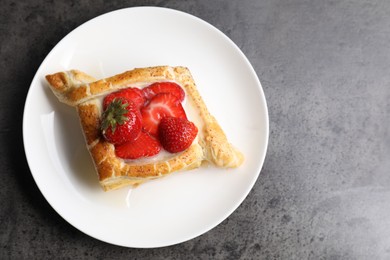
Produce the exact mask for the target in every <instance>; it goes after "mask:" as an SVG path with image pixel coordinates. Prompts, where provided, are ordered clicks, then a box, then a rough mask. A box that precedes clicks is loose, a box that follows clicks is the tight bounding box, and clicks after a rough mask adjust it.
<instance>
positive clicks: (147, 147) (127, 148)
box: [115, 131, 161, 159]
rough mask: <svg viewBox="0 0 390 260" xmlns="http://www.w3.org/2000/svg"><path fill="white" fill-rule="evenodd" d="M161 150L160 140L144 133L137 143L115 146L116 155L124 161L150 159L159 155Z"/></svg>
mask: <svg viewBox="0 0 390 260" xmlns="http://www.w3.org/2000/svg"><path fill="white" fill-rule="evenodd" d="M160 150H161V145H160V143H159V142H158V140H157V139H155V138H153V137H151V136H150V135H149V134H148V133H146V132H143V131H141V133H140V135H139V136H138V138H137V139H136V140H135V141H133V142H127V143H124V144H122V145H117V146H115V153H116V155H117V156H118V157H120V158H123V159H138V158H141V157H150V156H153V155H156V154H158V153H159V152H160Z"/></svg>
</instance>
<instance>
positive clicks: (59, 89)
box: [46, 66, 244, 191]
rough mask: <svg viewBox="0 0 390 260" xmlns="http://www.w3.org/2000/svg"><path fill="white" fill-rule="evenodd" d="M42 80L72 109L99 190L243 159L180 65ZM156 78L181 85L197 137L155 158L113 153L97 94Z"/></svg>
mask: <svg viewBox="0 0 390 260" xmlns="http://www.w3.org/2000/svg"><path fill="white" fill-rule="evenodd" d="M46 79H47V81H48V82H49V85H50V88H51V89H52V91H53V93H54V94H55V95H56V96H57V97H58V99H59V100H60V101H61V102H63V103H66V104H68V105H70V106H74V107H76V108H77V111H78V114H79V117H80V122H81V126H82V129H83V133H84V137H85V141H86V144H87V148H88V150H89V152H90V154H91V157H92V159H93V162H94V165H95V167H96V171H97V173H98V177H99V181H100V184H101V186H102V187H103V189H104V190H105V191H108V190H113V189H118V188H120V187H123V186H126V185H133V186H136V185H139V184H141V183H143V182H145V181H147V180H151V179H155V178H159V177H162V176H164V175H166V174H169V173H172V172H176V171H179V170H189V169H194V168H197V167H199V166H200V165H201V164H202V162H204V161H207V162H210V163H211V164H213V165H215V166H217V167H225V168H231V167H237V166H239V165H241V163H242V162H243V159H244V157H243V155H242V154H241V153H240V152H239V151H238V150H237V149H236V148H234V147H233V146H232V145H231V144H230V143H229V142H228V140H227V138H226V135H225V134H224V132H223V130H222V128H221V127H220V125H219V124H218V122H217V120H216V119H215V118H214V117H213V116H212V115H211V114H210V113H209V111H208V109H207V107H206V105H205V103H204V101H203V100H202V98H201V96H200V94H199V92H198V90H197V88H196V85H195V82H194V80H193V78H192V76H191V73H190V71H189V70H188V69H187V68H185V67H169V66H158V67H148V68H137V69H133V70H130V71H126V72H124V73H121V74H118V75H115V76H112V77H109V78H105V79H101V80H96V79H94V78H93V77H91V76H89V75H87V74H86V73H83V72H81V71H77V70H70V71H65V72H57V73H55V74H52V75H47V76H46ZM159 81H160V82H161V81H173V82H176V83H178V84H179V85H180V86H182V88H183V89H184V91H185V93H186V99H187V101H186V102H189V104H190V105H191V106H192V108H193V109H194V111H195V112H196V117H197V120H196V121H197V122H198V123H196V122H194V123H195V124H196V125H197V127H198V129H199V131H198V137H197V138H196V139H195V140H194V142H193V144H192V145H191V146H190V147H189V148H188V149H187V150H185V151H183V152H181V153H177V154H172V156H170V157H168V158H166V159H164V160H160V161H156V160H148V159H143V160H124V159H121V158H119V157H117V156H116V155H115V147H114V145H113V144H111V143H109V142H107V141H106V140H105V138H104V137H103V136H102V135H101V133H100V130H99V129H100V119H101V114H102V112H103V111H102V105H101V103H102V98H103V97H104V96H105V95H107V94H109V93H111V92H115V91H118V90H120V89H123V88H127V87H130V86H133V85H137V84H140V83H142V84H143V85H150V84H152V83H154V82H159ZM189 119H190V120H191V118H189ZM191 121H192V120H191Z"/></svg>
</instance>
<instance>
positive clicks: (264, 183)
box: [0, 0, 390, 259]
mask: <svg viewBox="0 0 390 260" xmlns="http://www.w3.org/2000/svg"><path fill="white" fill-rule="evenodd" d="M137 5H153V6H164V7H169V8H173V9H177V10H182V11H185V12H188V13H190V14H193V15H195V16H198V17H200V18H202V19H204V20H206V21H207V22H209V23H211V24H213V25H214V26H216V27H217V28H219V29H220V30H221V31H222V32H224V33H225V34H226V35H227V36H229V37H230V38H231V39H232V40H233V41H234V42H235V43H236V44H237V45H238V46H239V47H240V48H241V49H242V51H243V52H244V53H245V54H246V56H247V57H248V59H249V60H250V61H251V63H252V64H253V66H254V69H255V70H256V72H257V74H258V76H259V78H260V80H261V83H262V85H263V89H264V92H265V95H266V98H267V101H268V107H269V116H270V140H269V148H268V153H267V157H266V160H265V164H264V167H263V169H262V172H261V175H260V178H259V179H258V181H257V182H256V184H255V186H254V188H253V190H252V191H251V192H250V194H249V196H248V197H247V199H246V200H245V201H244V202H243V203H242V204H241V206H240V207H239V208H238V209H237V210H236V211H235V212H234V213H233V214H232V215H231V216H230V217H229V218H228V219H226V220H225V221H224V222H223V223H222V224H220V225H219V226H217V227H216V228H214V229H213V230H211V231H210V232H208V233H206V234H204V235H202V236H200V237H197V238H195V239H192V240H190V241H188V242H185V243H182V244H179V245H174V246H170V247H165V248H158V249H148V250H145V249H130V248H122V247H117V246H114V245H110V244H106V243H103V242H100V241H98V240H95V239H93V238H91V237H89V236H87V235H85V234H83V233H82V232H80V231H78V230H77V229H75V228H73V227H72V226H71V225H69V224H68V223H67V222H66V221H64V220H63V219H62V218H61V217H60V216H59V215H58V214H57V213H56V212H55V211H54V210H53V209H52V208H51V206H50V205H49V204H48V203H47V202H46V200H45V199H44V197H43V196H42V194H41V193H40V191H39V190H38V188H37V186H36V184H35V182H34V180H33V178H32V176H31V173H30V170H29V168H28V165H27V162H26V159H25V155H24V150H23V141H22V118H23V107H24V101H25V98H26V94H27V92H28V89H29V85H30V82H31V80H32V78H33V76H34V74H35V72H36V70H37V68H38V66H39V65H40V63H41V62H42V60H43V59H44V57H45V56H46V55H47V53H48V52H49V51H50V50H51V49H52V47H53V46H54V45H55V44H56V43H57V42H58V41H59V40H60V39H61V38H63V37H64V36H65V35H66V34H67V33H69V32H70V31H71V30H73V29H74V28H76V27H77V26H78V25H80V24H82V23H83V22H85V21H87V20H89V19H91V18H93V17H96V16H97V15H100V14H103V13H105V12H108V11H112V10H116V9H119V8H124V7H131V6H137ZM389 14H390V2H389V1H387V0H382V1H380V0H356V1H350V0H340V1H334V0H324V1H322V0H321V1H320V0H314V1H311V0H258V1H256V0H243V1H221V0H217V1H208V0H201V1H43V0H41V1H10V0H2V1H1V8H0V55H1V56H0V57H1V59H0V82H1V84H2V85H1V87H0V124H1V127H0V141H1V143H0V144H1V145H0V158H1V160H0V173H1V181H0V259H7V258H11V259H31V258H37V259H42V258H53V257H56V258H57V257H58V258H72V259H79V258H104V259H106V258H107V259H109V258H115V259H120V258H123V259H128V258H134V259H151V258H156V259H186V258H188V259H209V258H215V259H390V129H389V125H390V123H389V121H390V15H389Z"/></svg>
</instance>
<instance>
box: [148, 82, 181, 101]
mask: <svg viewBox="0 0 390 260" xmlns="http://www.w3.org/2000/svg"><path fill="white" fill-rule="evenodd" d="M142 92H143V94H144V96H145V98H146V99H151V98H153V97H154V96H155V95H157V94H159V93H171V94H172V95H175V96H176V97H177V98H178V99H179V101H180V102H182V101H183V100H184V96H185V93H184V90H183V89H182V88H181V87H180V86H179V85H178V84H176V83H174V82H156V83H153V84H152V85H150V86H147V87H146V88H143V89H142Z"/></svg>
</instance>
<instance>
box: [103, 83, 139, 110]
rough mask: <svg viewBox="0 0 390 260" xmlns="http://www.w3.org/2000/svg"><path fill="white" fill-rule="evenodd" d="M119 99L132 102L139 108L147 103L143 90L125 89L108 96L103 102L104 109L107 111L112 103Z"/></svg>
mask: <svg viewBox="0 0 390 260" xmlns="http://www.w3.org/2000/svg"><path fill="white" fill-rule="evenodd" d="M118 97H120V98H125V99H127V100H131V101H132V102H134V104H135V106H136V107H137V108H140V107H141V106H143V105H144V103H145V101H146V100H145V97H144V95H143V93H142V90H140V89H139V88H125V89H122V90H119V91H116V92H112V93H110V94H108V95H107V96H106V97H105V98H104V100H103V109H104V110H105V109H106V108H107V106H108V105H109V104H110V103H111V101H113V100H114V98H118Z"/></svg>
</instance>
